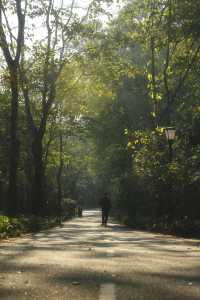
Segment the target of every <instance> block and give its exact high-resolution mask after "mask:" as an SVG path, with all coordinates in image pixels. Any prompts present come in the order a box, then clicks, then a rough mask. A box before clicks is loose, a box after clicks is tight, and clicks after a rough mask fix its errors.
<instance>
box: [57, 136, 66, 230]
mask: <svg viewBox="0 0 200 300" xmlns="http://www.w3.org/2000/svg"><path fill="white" fill-rule="evenodd" d="M59 143H60V145H59V146H60V147H59V160H60V164H59V168H58V173H57V187H58V199H57V201H58V202H57V207H58V216H59V224H60V225H61V224H62V171H63V164H64V163H63V136H62V132H61V131H60V134H59Z"/></svg>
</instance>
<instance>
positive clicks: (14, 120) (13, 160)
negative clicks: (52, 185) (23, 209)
mask: <svg viewBox="0 0 200 300" xmlns="http://www.w3.org/2000/svg"><path fill="white" fill-rule="evenodd" d="M10 77H11V93H12V96H11V123H10V151H9V187H8V203H7V205H8V206H7V210H8V214H10V215H15V214H16V213H17V201H18V199H17V196H18V191H17V169H18V161H19V140H18V126H17V125H18V96H19V95H18V77H17V67H16V66H13V68H12V70H10Z"/></svg>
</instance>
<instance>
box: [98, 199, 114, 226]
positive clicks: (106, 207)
mask: <svg viewBox="0 0 200 300" xmlns="http://www.w3.org/2000/svg"><path fill="white" fill-rule="evenodd" d="M99 205H100V207H101V211H102V224H101V225H102V226H107V222H108V216H109V212H110V209H111V200H110V198H109V197H108V194H107V193H104V196H103V197H102V198H101V199H100V201H99Z"/></svg>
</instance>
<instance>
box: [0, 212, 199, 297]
mask: <svg viewBox="0 0 200 300" xmlns="http://www.w3.org/2000/svg"><path fill="white" fill-rule="evenodd" d="M0 299H11V300H15V299H20V300H24V299H41V300H43V299H49V300H56V299H59V300H61V299H68V300H186V299H188V300H197V299H198V300H199V299H200V241H199V240H189V239H183V238H175V237H172V236H164V235H160V234H154V233H147V232H142V231H133V230H130V229H127V228H125V227H123V226H120V225H119V224H115V223H110V224H109V226H108V227H107V228H104V227H101V226H100V213H99V212H98V211H86V212H84V216H83V218H80V219H78V218H77V219H74V220H71V221H69V222H66V223H64V226H63V227H62V228H59V227H57V228H54V229H51V230H48V231H44V232H40V233H37V234H33V235H26V236H24V237H21V238H15V239H9V240H6V241H1V242H0Z"/></svg>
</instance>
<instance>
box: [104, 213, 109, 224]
mask: <svg viewBox="0 0 200 300" xmlns="http://www.w3.org/2000/svg"><path fill="white" fill-rule="evenodd" d="M108 215H109V210H106V211H105V220H104V224H105V226H106V225H107V222H108Z"/></svg>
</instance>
